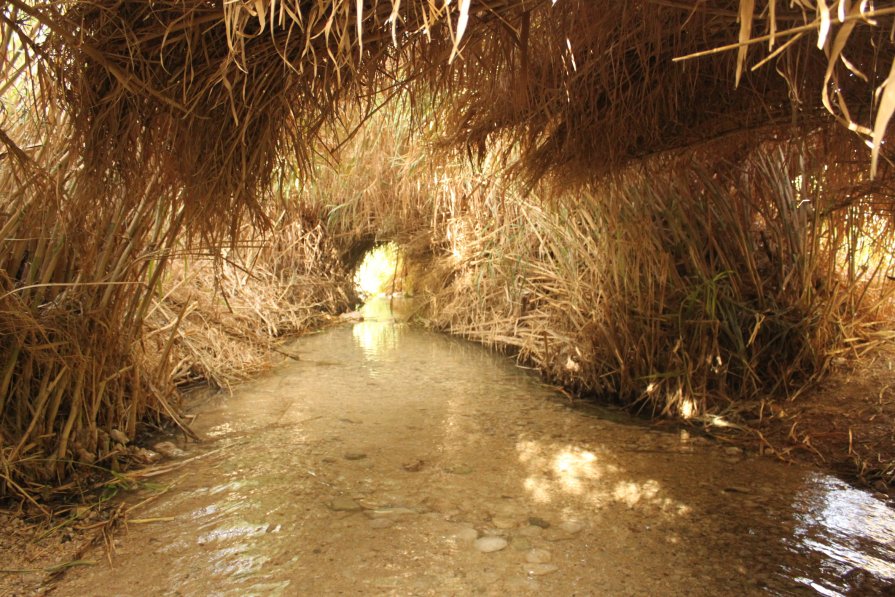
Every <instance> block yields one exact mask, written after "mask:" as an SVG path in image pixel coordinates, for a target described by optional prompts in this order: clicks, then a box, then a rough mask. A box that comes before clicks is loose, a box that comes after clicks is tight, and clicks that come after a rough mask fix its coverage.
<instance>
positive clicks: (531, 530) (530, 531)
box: [519, 526, 544, 537]
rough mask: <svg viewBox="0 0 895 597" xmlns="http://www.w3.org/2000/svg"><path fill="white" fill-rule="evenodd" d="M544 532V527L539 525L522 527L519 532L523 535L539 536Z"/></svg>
mask: <svg viewBox="0 0 895 597" xmlns="http://www.w3.org/2000/svg"><path fill="white" fill-rule="evenodd" d="M543 532H544V529H543V528H542V527H539V526H528V527H524V528H522V529H519V534H520V535H522V536H523V537H537V536H539V535H541V534H542V533H543Z"/></svg>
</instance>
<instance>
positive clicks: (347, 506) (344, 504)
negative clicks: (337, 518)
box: [329, 496, 361, 512]
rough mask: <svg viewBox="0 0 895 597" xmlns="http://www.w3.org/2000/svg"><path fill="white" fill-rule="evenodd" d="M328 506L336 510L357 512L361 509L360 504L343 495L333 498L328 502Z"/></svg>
mask: <svg viewBox="0 0 895 597" xmlns="http://www.w3.org/2000/svg"><path fill="white" fill-rule="evenodd" d="M329 507H330V508H331V509H332V510H334V511H336V512H357V511H359V510H360V509H361V506H360V504H358V503H357V502H355V501H354V500H353V499H351V498H349V497H344V496H339V497H337V498H333V500H332V501H331V502H330V503H329Z"/></svg>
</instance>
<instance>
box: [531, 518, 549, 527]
mask: <svg viewBox="0 0 895 597" xmlns="http://www.w3.org/2000/svg"><path fill="white" fill-rule="evenodd" d="M528 524H530V525H531V526H533V527H539V528H542V529H549V528H550V523H549V522H547V521H546V520H544V519H543V518H538V517H537V516H529V517H528Z"/></svg>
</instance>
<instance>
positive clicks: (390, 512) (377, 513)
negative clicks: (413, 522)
mask: <svg viewBox="0 0 895 597" xmlns="http://www.w3.org/2000/svg"><path fill="white" fill-rule="evenodd" d="M414 514H419V512H417V511H416V510H411V509H410V508H377V509H375V510H369V511H367V516H369V517H370V518H400V517H401V516H410V515H414Z"/></svg>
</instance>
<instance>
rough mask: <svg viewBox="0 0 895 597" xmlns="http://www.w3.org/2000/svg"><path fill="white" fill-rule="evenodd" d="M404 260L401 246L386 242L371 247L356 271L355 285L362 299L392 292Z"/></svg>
mask: <svg viewBox="0 0 895 597" xmlns="http://www.w3.org/2000/svg"><path fill="white" fill-rule="evenodd" d="M403 262H404V255H403V252H402V251H401V248H400V247H399V246H398V245H397V244H395V243H391V242H390V243H384V244H381V245H379V246H377V247H374V248H373V249H371V250H370V251H369V252H368V253H367V254H366V255H365V256H364V260H363V261H362V262H361V264H360V266H358V268H357V271H356V272H355V273H354V285H355V288H356V289H357V293H358V295H359V296H360V297H361V298H362V299H367V298H369V297H373V296H378V295H381V294H384V293H387V292H390V291H391V290H392V289H393V287H394V286H395V278H396V276H397V274H398V272H399V271H400V270H401V267H402V265H403Z"/></svg>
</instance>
